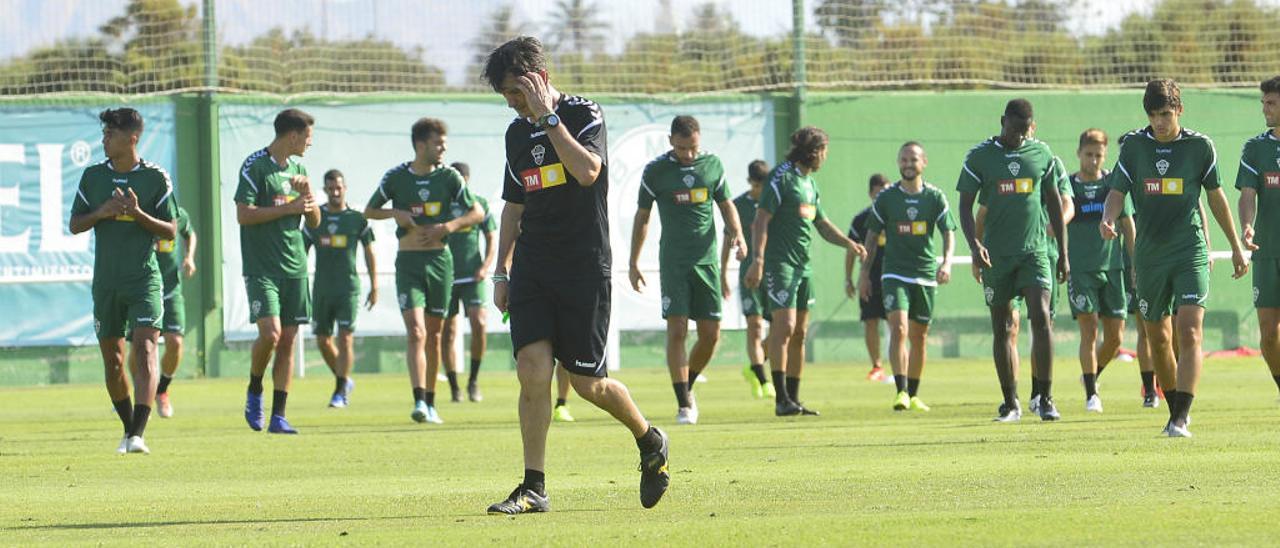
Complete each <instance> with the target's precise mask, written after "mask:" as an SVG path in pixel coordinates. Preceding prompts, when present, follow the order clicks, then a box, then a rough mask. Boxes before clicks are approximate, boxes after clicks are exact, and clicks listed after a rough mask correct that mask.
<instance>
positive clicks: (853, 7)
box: [813, 0, 889, 47]
mask: <svg viewBox="0 0 1280 548" xmlns="http://www.w3.org/2000/svg"><path fill="white" fill-rule="evenodd" d="M888 4H889V3H888V2H887V1H886V0H821V1H820V2H818V6H817V7H816V8H814V10H813V17H814V19H815V20H816V22H817V24H818V28H820V29H822V32H823V34H825V35H827V36H829V37H831V38H833V39H834V40H835V42H836V45H837V46H840V47H854V46H857V45H858V42H859V41H860V40H862V39H863V38H865V37H867V36H868V35H869V34H871V33H872V32H874V31H875V28H876V25H879V24H880V14H881V13H882V12H883V11H884V10H885V9H886V8H887V7H888Z"/></svg>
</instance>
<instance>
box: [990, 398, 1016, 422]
mask: <svg viewBox="0 0 1280 548" xmlns="http://www.w3.org/2000/svg"><path fill="white" fill-rule="evenodd" d="M994 420H995V422H1018V421H1019V420H1022V406H1020V405H1018V402H1016V401H1015V402H1013V405H1008V404H1004V403H1002V404H1000V407H999V408H998V409H996V418H995V419H994Z"/></svg>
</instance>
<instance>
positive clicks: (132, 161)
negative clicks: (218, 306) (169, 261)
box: [70, 108, 176, 453]
mask: <svg viewBox="0 0 1280 548" xmlns="http://www.w3.org/2000/svg"><path fill="white" fill-rule="evenodd" d="M98 119H99V120H100V121H101V122H102V150H103V152H105V153H106V155H107V160H106V161H104V162H102V163H98V164H94V165H92V166H89V167H88V168H86V169H85V170H84V174H83V175H81V177H80V188H79V190H78V191H77V192H76V197H75V199H74V200H73V201H72V205H71V222H70V230H71V233H72V234H80V233H82V232H85V231H87V230H90V229H92V230H93V233H94V236H95V237H96V243H95V246H94V249H95V253H94V261H93V325H94V330H95V331H96V332H97V336H98V350H99V351H100V352H101V353H102V365H103V368H104V369H105V371H106V384H107V394H108V395H110V396H111V402H112V405H113V406H115V410H116V414H117V415H118V416H119V417H120V422H121V424H123V426H124V437H123V438H121V439H120V445H119V446H118V447H117V448H116V452H117V453H150V452H151V450H150V449H148V448H147V444H146V442H145V441H143V438H142V434H143V432H144V431H145V430H146V428H147V419H148V418H149V417H150V415H151V405H152V402H153V401H154V399H155V392H156V382H157V379H156V377H157V375H156V369H157V367H156V344H157V340H158V339H159V336H160V327H161V319H162V315H163V310H164V308H163V304H162V301H163V295H162V294H161V289H162V287H163V281H162V279H161V278H162V276H161V273H160V267H159V265H158V264H157V262H156V254H155V240H156V238H160V239H169V240H171V239H173V238H174V237H175V236H176V228H175V226H174V224H175V223H174V221H173V218H174V209H175V207H174V200H173V184H172V183H171V182H170V180H169V174H168V173H166V172H165V170H164V169H162V168H160V167H159V166H157V165H155V164H152V163H151V162H147V161H146V160H143V159H142V158H141V157H139V156H138V139H139V138H140V137H141V136H142V128H143V121H142V115H140V114H138V111H136V110H134V109H131V108H121V109H107V110H104V111H102V112H101V113H100V114H99V115H98ZM129 323H132V324H133V326H134V329H133V337H132V341H130V345H129V346H130V347H131V349H132V356H133V359H132V360H130V363H129V366H128V370H129V373H130V376H132V378H133V386H134V397H136V398H137V400H136V401H135V402H134V403H132V404H130V401H129V379H128V378H126V376H125V346H126V344H125V328H126V327H127V324H129Z"/></svg>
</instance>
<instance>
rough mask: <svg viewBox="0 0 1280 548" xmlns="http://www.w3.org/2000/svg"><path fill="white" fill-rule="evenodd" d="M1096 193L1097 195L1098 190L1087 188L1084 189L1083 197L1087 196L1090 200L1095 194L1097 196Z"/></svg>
mask: <svg viewBox="0 0 1280 548" xmlns="http://www.w3.org/2000/svg"><path fill="white" fill-rule="evenodd" d="M1097 195H1098V191H1096V190H1093V189H1089V190H1086V191H1084V197H1085V198H1088V199H1090V200H1092V199H1093V198H1094V197H1095V196H1097Z"/></svg>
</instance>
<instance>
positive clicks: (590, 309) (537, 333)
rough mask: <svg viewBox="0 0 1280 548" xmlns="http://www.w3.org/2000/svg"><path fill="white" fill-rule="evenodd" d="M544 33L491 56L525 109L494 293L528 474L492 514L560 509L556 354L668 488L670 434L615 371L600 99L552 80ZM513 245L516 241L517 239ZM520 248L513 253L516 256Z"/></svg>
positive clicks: (502, 89) (510, 162) (658, 487)
mask: <svg viewBox="0 0 1280 548" xmlns="http://www.w3.org/2000/svg"><path fill="white" fill-rule="evenodd" d="M546 66H547V65H546V58H545V57H544V55H543V52H542V43H541V42H539V41H538V40H537V39H536V38H531V37H527V36H522V37H519V38H515V39H512V40H511V41H509V42H507V43H505V44H503V45H501V46H499V47H498V48H497V49H495V50H493V52H492V53H491V54H490V55H489V58H488V60H487V62H486V63H485V67H484V78H485V80H487V81H488V82H489V84H490V85H491V86H493V89H494V91H497V92H499V93H501V94H502V96H503V98H505V99H506V101H507V106H510V107H511V108H512V109H513V110H515V111H516V114H518V115H519V116H518V117H517V118H516V119H515V120H513V121H512V122H511V125H510V126H508V127H507V135H506V148H507V150H506V158H507V165H506V175H505V177H504V182H503V189H502V199H503V200H504V201H505V202H506V203H505V205H504V206H503V210H502V224H501V226H500V227H499V230H498V233H499V240H498V265H497V269H496V270H495V271H494V275H493V278H492V279H493V283H494V288H493V301H494V304H495V305H496V306H497V307H498V309H499V310H502V311H503V312H507V313H508V314H510V317H511V343H512V348H513V349H514V350H515V355H516V372H517V376H518V377H519V379H520V405H519V407H520V434H521V437H522V438H523V442H524V466H525V471H524V481H522V482H521V483H520V485H518V486H516V488H515V490H514V491H512V492H511V495H510V496H508V497H507V499H506V500H504V501H501V502H498V503H495V504H493V505H491V506H489V513H490V514H521V513H525V512H546V511H547V510H550V503H549V498H548V497H547V494H546V488H545V476H544V473H543V471H544V469H545V468H544V463H545V460H546V446H547V428H548V427H549V426H550V423H551V400H550V398H549V397H548V395H549V394H550V392H551V378H552V373H553V372H554V368H555V364H556V361H557V360H559V362H560V363H561V365H562V366H563V367H564V368H565V369H567V370H568V371H569V372H570V373H572V374H573V375H572V383H573V388H574V390H576V391H577V392H578V394H580V395H581V396H582V397H583V399H586V400H587V401H590V402H591V403H593V404H595V405H596V406H598V407H600V408H601V409H604V410H605V411H608V412H609V414H610V415H613V417H614V418H616V419H618V421H619V422H622V423H623V424H624V425H626V427H627V428H628V429H630V430H631V433H632V435H633V436H635V438H636V445H637V446H639V448H640V474H641V475H640V502H641V504H642V505H644V507H645V508H650V507H653V506H654V505H655V504H657V503H658V501H659V500H660V499H661V498H662V495H663V493H665V492H666V490H667V484H668V482H669V481H670V475H669V474H668V472H667V436H666V434H664V433H662V431H660V430H658V429H657V428H655V427H653V426H650V425H649V423H648V422H647V421H646V420H645V419H644V416H643V415H641V414H640V410H639V409H638V408H636V405H635V403H634V402H633V401H632V400H631V394H630V393H629V392H628V391H627V387H626V386H624V385H623V384H622V383H620V382H618V381H616V380H614V379H610V378H608V376H607V375H608V374H607V364H606V363H605V350H604V349H605V339H606V337H607V336H608V335H607V333H608V329H609V303H610V291H611V286H610V280H609V275H610V268H611V260H610V259H611V256H610V250H609V212H608V193H609V167H608V151H607V142H606V137H605V136H606V133H605V124H604V113H603V112H602V111H601V109H600V106H599V105H597V104H595V103H594V102H592V101H590V100H588V99H584V98H582V97H573V96H568V95H565V94H563V93H560V92H559V91H557V90H556V89H555V88H554V87H552V86H551V83H550V79H549V77H548V75H547V70H546ZM513 244H514V245H513ZM513 255H514V257H513Z"/></svg>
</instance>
